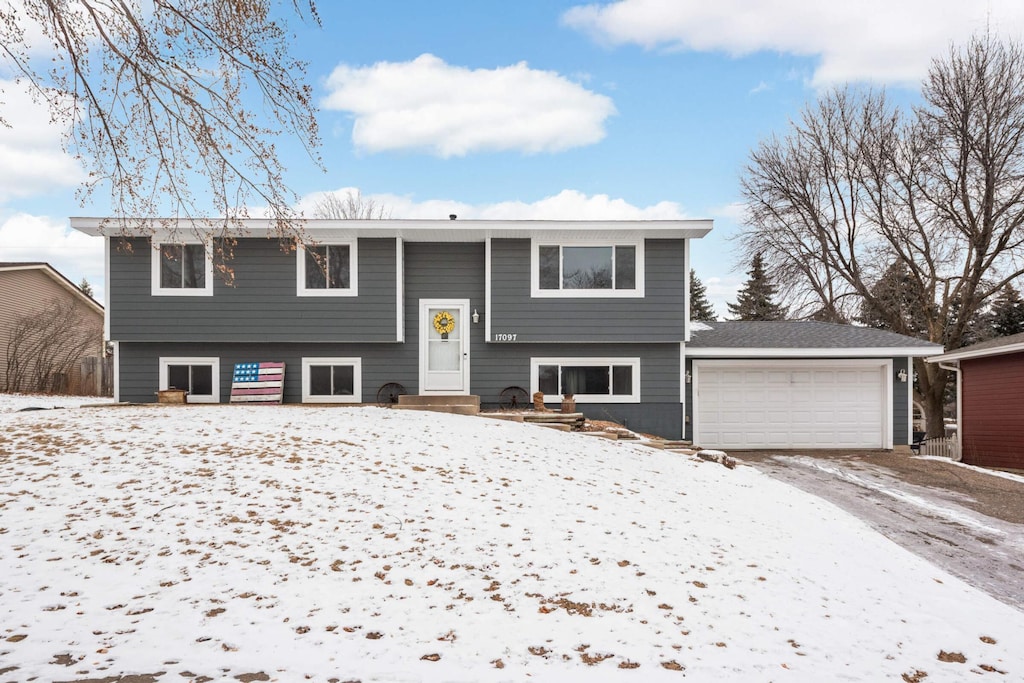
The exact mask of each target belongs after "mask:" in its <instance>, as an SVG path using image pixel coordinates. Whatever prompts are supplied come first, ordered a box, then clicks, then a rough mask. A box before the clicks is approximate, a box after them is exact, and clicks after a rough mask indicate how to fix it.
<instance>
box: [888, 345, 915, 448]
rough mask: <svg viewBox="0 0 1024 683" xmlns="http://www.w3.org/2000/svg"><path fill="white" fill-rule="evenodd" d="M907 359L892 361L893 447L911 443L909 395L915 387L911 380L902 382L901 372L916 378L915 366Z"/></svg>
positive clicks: (894, 359)
mask: <svg viewBox="0 0 1024 683" xmlns="http://www.w3.org/2000/svg"><path fill="white" fill-rule="evenodd" d="M907 360H908V359H907V358H893V359H892V372H893V375H892V445H893V446H906V445H907V444H909V443H910V436H911V435H910V434H909V433H908V430H909V429H910V427H909V425H910V415H909V413H908V410H909V403H910V402H909V397H908V393H909V392H910V391H911V388H912V387H913V386H914V385H913V382H911V381H910V380H909V379H908V380H907V381H906V382H901V381H900V378H899V373H900V370H905V371H906V372H907V376H908V377H913V376H914V367H913V365H908V363H907Z"/></svg>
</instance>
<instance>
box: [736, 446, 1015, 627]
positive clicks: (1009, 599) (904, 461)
mask: <svg viewBox="0 0 1024 683" xmlns="http://www.w3.org/2000/svg"><path fill="white" fill-rule="evenodd" d="M730 455H733V456H734V457H736V458H738V459H739V460H741V461H744V462H746V463H748V464H750V465H752V466H754V467H756V468H757V469H758V470H760V471H762V472H764V473H765V474H767V475H769V476H771V477H773V478H775V479H778V480H780V481H783V482H786V483H788V484H791V485H793V486H795V487H797V488H799V489H801V490H803V491H806V492H808V493H812V494H814V495H816V496H819V497H821V498H823V499H825V500H827V501H829V502H831V503H833V504H835V505H837V506H838V507H840V508H842V509H843V510H846V511H847V512H849V513H851V514H853V515H854V516H856V517H857V518H859V519H861V520H863V521H864V522H865V523H867V524H868V525H869V526H871V527H872V528H873V529H875V530H877V531H879V532H880V533H882V534H883V535H884V536H886V537H887V538H889V539H890V540H892V541H894V542H895V543H897V544H899V545H901V546H903V547H904V548H906V549H907V550H910V551H911V552H913V553H915V554H917V555H919V556H921V557H923V558H925V559H926V560H928V561H930V562H932V563H934V564H935V565H937V566H939V567H941V568H942V569H945V570H946V571H948V572H949V573H950V574H953V575H954V576H957V577H959V578H961V579H963V580H964V581H966V582H967V583H969V584H971V585H972V586H975V587H976V588H979V589H981V590H983V591H985V592H986V593H988V594H989V595H991V596H992V597H994V598H996V599H997V600H1000V601H1002V602H1004V603H1006V604H1008V605H1011V606H1013V607H1016V608H1017V609H1020V610H1024V477H1020V476H1014V475H1009V474H1003V473H990V472H986V471H983V470H980V469H978V468H972V467H967V466H963V465H959V464H956V463H950V462H948V461H942V460H938V459H931V458H914V457H908V456H902V455H894V454H891V453H868V454H863V453H861V454H840V455H837V454H835V453H807V454H803V453H801V454H797V453H790V454H785V455H783V454H778V453H769V452H738V453H731V454H730Z"/></svg>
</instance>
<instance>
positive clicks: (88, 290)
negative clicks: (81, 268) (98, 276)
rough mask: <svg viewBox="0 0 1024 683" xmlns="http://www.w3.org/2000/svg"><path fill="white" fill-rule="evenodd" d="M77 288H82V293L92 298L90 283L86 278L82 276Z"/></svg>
mask: <svg viewBox="0 0 1024 683" xmlns="http://www.w3.org/2000/svg"><path fill="white" fill-rule="evenodd" d="M78 288H79V289H80V290H82V294H85V295H86V296H87V297H89V298H92V296H93V294H92V285H91V284H89V281H88V280H86V279H85V278H84V277H83V278H82V282H81V283H80V284H79V285H78Z"/></svg>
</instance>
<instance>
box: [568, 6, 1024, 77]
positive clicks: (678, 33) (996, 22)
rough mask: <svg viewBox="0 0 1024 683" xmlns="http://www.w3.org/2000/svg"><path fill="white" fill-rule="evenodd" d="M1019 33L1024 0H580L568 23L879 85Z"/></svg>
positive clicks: (606, 35)
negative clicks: (982, 34)
mask: <svg viewBox="0 0 1024 683" xmlns="http://www.w3.org/2000/svg"><path fill="white" fill-rule="evenodd" d="M989 20H991V25H992V29H993V30H994V31H995V32H996V33H1003V34H1007V35H1016V36H1019V35H1020V34H1021V32H1022V30H1024V3H1021V2H1020V0H988V2H965V1H964V0H861V1H860V2H844V3H839V2H807V1H806V0H762V1H758V2H751V1H750V0H718V2H679V1H678V0H619V1H617V2H612V3H606V4H590V5H579V6H576V7H573V8H571V9H569V10H568V11H567V12H566V13H565V14H564V15H563V17H562V21H563V22H564V23H565V24H566V25H568V26H571V27H573V28H576V29H579V30H581V31H585V32H586V33H588V34H590V35H591V36H593V37H594V38H595V39H596V40H598V41H601V42H603V43H608V44H612V45H619V44H636V45H641V46H643V47H645V48H648V49H656V48H666V49H669V50H698V51H713V50H720V51H724V52H727V53H729V54H732V55H745V54H750V53H752V52H757V51H761V50H767V51H776V52H783V53H789V54H795V55H800V56H808V57H810V56H816V57H819V58H820V63H819V65H818V68H817V70H816V71H815V74H814V78H813V81H812V82H813V84H814V85H815V86H823V85H828V84H833V83H841V82H847V81H873V82H879V83H900V84H909V85H914V84H916V83H917V82H919V81H920V79H921V78H922V77H923V76H924V75H925V73H926V72H927V69H928V65H929V63H930V60H931V59H932V58H933V57H937V56H940V55H941V54H943V53H945V51H946V50H947V49H948V47H949V44H950V42H951V41H953V42H963V41H965V40H967V39H968V38H969V37H970V36H971V35H972V34H974V33H977V32H979V31H984V30H985V28H986V26H987V25H988V24H987V22H988V21H989Z"/></svg>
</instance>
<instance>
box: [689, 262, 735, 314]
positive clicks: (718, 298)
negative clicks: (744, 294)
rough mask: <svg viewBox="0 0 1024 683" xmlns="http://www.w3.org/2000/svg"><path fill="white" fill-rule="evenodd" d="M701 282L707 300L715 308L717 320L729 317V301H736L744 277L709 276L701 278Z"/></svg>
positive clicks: (698, 274) (698, 275)
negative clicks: (705, 291)
mask: <svg viewBox="0 0 1024 683" xmlns="http://www.w3.org/2000/svg"><path fill="white" fill-rule="evenodd" d="M697 277H700V273H699V272H698V273H697ZM701 282H702V283H703V284H704V288H705V289H706V290H707V295H708V301H710V302H711V305H712V306H713V307H714V309H715V313H716V314H717V315H718V319H719V320H727V319H728V318H729V307H728V305H729V304H730V303H736V299H737V298H738V297H739V292H740V290H741V289H743V285H744V283H745V282H746V279H745V278H744V277H715V276H712V277H709V278H708V279H706V280H705V279H704V278H701Z"/></svg>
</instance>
